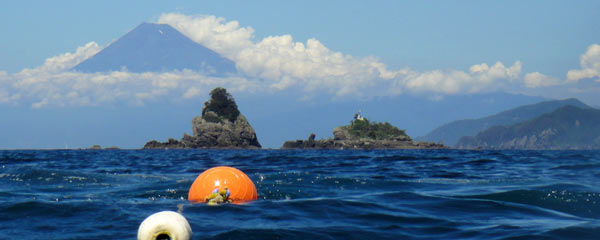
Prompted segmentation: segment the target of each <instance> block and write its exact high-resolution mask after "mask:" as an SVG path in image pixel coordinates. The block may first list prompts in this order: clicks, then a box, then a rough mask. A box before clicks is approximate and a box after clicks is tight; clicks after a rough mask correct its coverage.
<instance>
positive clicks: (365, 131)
mask: <svg viewBox="0 0 600 240" xmlns="http://www.w3.org/2000/svg"><path fill="white" fill-rule="evenodd" d="M345 128H346V129H347V130H348V132H349V133H350V135H352V136H355V137H358V138H370V139H377V140H384V139H391V138H396V137H400V136H405V137H408V135H407V134H406V132H405V130H400V129H398V128H397V127H394V126H392V124H390V123H389V122H384V123H379V122H373V123H371V122H369V120H368V119H366V118H363V119H355V120H352V121H350V125H349V126H345Z"/></svg>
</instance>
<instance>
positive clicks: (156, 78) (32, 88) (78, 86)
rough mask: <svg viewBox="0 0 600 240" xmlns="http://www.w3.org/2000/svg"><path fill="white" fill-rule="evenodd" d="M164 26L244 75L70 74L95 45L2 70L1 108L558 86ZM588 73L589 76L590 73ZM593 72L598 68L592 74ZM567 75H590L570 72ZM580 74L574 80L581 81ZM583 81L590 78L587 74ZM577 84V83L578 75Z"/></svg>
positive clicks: (186, 19)
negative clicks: (218, 91)
mask: <svg viewBox="0 0 600 240" xmlns="http://www.w3.org/2000/svg"><path fill="white" fill-rule="evenodd" d="M158 22H159V23H166V24H170V25H171V26H173V27H174V28H176V29H177V30H179V31H181V32H182V33H183V34H185V35H186V36H188V37H190V38H191V39H192V40H194V41H196V42H198V43H200V44H202V45H204V46H206V47H208V48H210V49H212V50H214V51H216V52H218V53H220V54H222V55H223V56H226V57H227V58H230V59H231V60H233V61H234V62H236V66H237V68H238V70H240V72H241V73H242V74H241V75H240V76H235V77H225V78H216V77H208V76H204V75H202V74H200V73H198V72H195V71H191V70H183V71H172V72H162V73H155V72H147V73H131V72H128V71H127V70H126V69H123V70H121V71H115V72H108V73H81V72H74V71H70V69H71V68H72V67H74V66H76V65H77V64H78V63H80V62H82V61H83V60H85V59H87V58H89V57H91V56H93V55H94V54H96V53H97V52H99V51H100V50H101V49H102V48H101V47H100V46H99V45H98V44H96V43H95V42H90V43H88V44H86V45H85V46H82V47H79V48H77V50H76V51H75V52H73V53H65V54H61V55H59V56H56V57H51V58H48V59H47V60H46V61H45V62H44V64H43V65H42V66H39V67H37V68H33V69H24V70H22V71H21V72H18V73H15V74H7V73H6V72H0V83H2V85H0V103H24V104H29V105H31V106H32V107H45V106H80V105H101V104H111V103H115V102H128V103H130V104H145V103H147V102H149V101H157V100H158V99H191V98H197V97H202V96H205V94H207V93H208V92H209V91H210V89H212V88H213V87H216V86H223V87H226V88H228V89H229V90H230V91H232V92H274V91H285V90H291V91H298V92H299V93H300V94H299V95H306V94H308V95H311V94H313V93H315V92H326V93H330V94H333V95H334V96H347V95H357V96H366V97H369V96H382V95H398V94H403V93H406V92H415V93H429V94H432V95H434V96H436V98H437V99H441V98H443V96H444V95H447V94H461V93H476V92H485V91H496V90H501V89H504V88H507V87H509V86H523V85H524V86H525V87H528V88H538V87H544V86H550V85H554V84H556V83H557V82H558V80H557V79H556V78H552V77H548V76H545V75H543V74H541V73H538V72H534V73H528V74H526V75H525V77H524V78H523V77H522V64H521V62H520V61H516V62H514V63H513V64H512V65H511V66H509V67H507V66H505V65H504V64H503V63H502V62H496V63H494V64H493V65H488V64H487V63H481V64H476V65H473V66H471V67H470V68H469V69H468V70H467V71H461V70H454V69H447V70H430V71H415V70H412V69H410V68H404V69H399V70H394V69H389V68H388V67H387V66H386V65H385V64H384V63H382V62H381V61H379V60H378V59H377V58H375V57H363V58H357V57H354V56H351V55H348V54H344V53H341V52H336V51H332V50H330V49H329V48H327V47H326V46H325V45H323V44H322V43H321V42H320V41H318V40H317V39H308V40H307V41H306V42H296V41H294V39H293V37H292V36H291V35H281V36H269V37H266V38H264V39H260V40H258V41H254V29H252V28H251V27H241V26H240V24H239V23H238V22H237V21H226V20H225V19H223V18H218V17H215V16H187V15H182V14H175V13H170V14H163V15H161V16H160V18H159V20H158ZM598 56H600V46H599V45H593V46H591V47H590V49H588V52H586V54H584V55H582V57H581V65H582V70H573V71H596V72H595V74H596V76H597V73H598V69H599V68H600V64H599V62H600V60H598V59H599V57H598ZM590 69H591V70H590ZM594 69H595V70H594ZM569 74H570V75H572V74H574V75H577V74H579V75H585V74H581V73H580V72H574V73H571V72H569ZM579 75H577V76H579ZM589 75H590V74H588V75H585V76H589ZM573 79H579V78H577V77H573Z"/></svg>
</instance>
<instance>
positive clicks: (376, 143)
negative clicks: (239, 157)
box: [281, 114, 448, 149]
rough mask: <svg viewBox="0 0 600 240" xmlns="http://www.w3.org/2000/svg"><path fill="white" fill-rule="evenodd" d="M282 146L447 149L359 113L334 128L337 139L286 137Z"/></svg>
mask: <svg viewBox="0 0 600 240" xmlns="http://www.w3.org/2000/svg"><path fill="white" fill-rule="evenodd" d="M281 148H282V149H446V148H448V147H446V146H444V145H442V144H436V143H431V142H415V141H413V140H412V138H411V137H410V136H408V135H407V134H406V132H405V131H404V130H400V129H398V128H397V127H394V126H392V125H391V124H390V123H388V122H385V123H378V122H370V121H369V120H367V119H366V118H363V117H361V116H360V114H356V115H355V117H354V120H352V121H351V122H350V125H346V126H340V127H336V128H335V129H333V139H332V138H329V139H320V140H315V134H310V136H309V137H308V139H307V140H296V141H286V142H285V143H284V144H283V146H282V147H281Z"/></svg>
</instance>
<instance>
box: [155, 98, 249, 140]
mask: <svg viewBox="0 0 600 240" xmlns="http://www.w3.org/2000/svg"><path fill="white" fill-rule="evenodd" d="M210 94H211V99H210V101H208V102H206V103H204V108H203V109H202V115H201V116H197V117H195V118H194V119H193V120H192V131H193V135H192V136H190V135H188V134H184V135H183V138H182V139H181V140H176V139H173V138H170V139H169V140H168V141H167V142H158V141H156V140H152V141H149V142H147V143H146V145H144V149H164V148H244V149H248V148H250V149H252V148H261V145H260V143H259V142H258V139H257V138H256V132H254V128H252V126H251V125H250V123H248V120H247V119H246V117H244V115H243V114H241V113H240V111H239V110H238V108H237V104H236V103H235V100H234V99H233V97H232V96H231V95H230V94H229V93H227V90H225V89H224V88H215V89H214V90H212V91H211V92H210Z"/></svg>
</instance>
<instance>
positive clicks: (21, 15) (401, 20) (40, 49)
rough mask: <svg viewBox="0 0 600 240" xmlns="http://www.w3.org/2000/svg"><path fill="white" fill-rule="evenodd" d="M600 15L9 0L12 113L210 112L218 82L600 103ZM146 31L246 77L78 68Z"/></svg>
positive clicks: (279, 91)
mask: <svg viewBox="0 0 600 240" xmlns="http://www.w3.org/2000/svg"><path fill="white" fill-rule="evenodd" d="M598 12H600V1H547V0H545V1H27V0H24V1H8V2H4V3H3V7H2V8H1V9H0V24H1V26H2V28H1V29H2V31H3V33H2V37H0V46H1V47H0V108H3V109H9V110H8V111H16V112H18V111H35V110H36V109H38V110H39V109H60V111H79V110H78V109H80V108H81V107H86V108H91V109H94V108H97V109H117V110H116V112H117V113H118V112H119V110H118V109H123V108H122V106H127V107H138V108H143V107H144V106H148V105H149V104H152V103H155V102H165V101H164V100H167V101H166V102H170V103H173V104H182V103H183V104H186V103H190V104H195V103H196V102H202V101H204V99H206V93H207V92H208V91H209V90H210V89H211V88H212V87H214V86H216V85H224V86H225V87H228V89H230V90H231V91H232V92H233V93H234V95H249V96H252V95H253V94H254V95H256V96H259V95H260V96H264V95H269V94H273V95H274V96H275V95H277V96H281V95H286V94H288V93H289V95H292V96H294V97H295V98H296V99H297V100H298V101H306V100H307V99H311V98H315V97H318V95H319V94H324V95H325V96H328V97H329V99H331V101H333V102H335V101H336V100H339V99H343V98H351V99H353V98H357V97H358V98H361V99H362V98H365V99H369V98H373V97H396V96H403V95H417V96H423V97H424V98H425V99H429V100H431V101H444V99H448V98H449V96H458V95H464V94H466V95H469V94H482V93H487V92H509V93H517V94H525V95H530V96H540V97H543V98H569V97H576V98H579V99H581V100H582V101H584V102H586V103H588V104H591V105H593V106H599V105H600V45H598V44H600V24H598V23H600V14H598ZM142 22H159V23H167V24H171V25H173V26H174V27H175V28H176V29H177V30H179V31H181V32H182V33H184V34H186V35H187V36H188V37H190V38H191V39H192V40H194V41H196V42H198V43H200V44H203V45H205V46H207V47H209V48H211V49H213V50H215V51H217V52H218V53H220V54H222V55H224V56H226V57H228V58H230V59H232V60H234V61H235V62H236V63H237V64H238V68H239V69H240V70H241V72H242V73H243V75H242V76H240V77H237V78H227V79H210V78H207V77H206V76H201V75H198V74H197V73H193V72H172V73H162V74H159V73H148V74H134V73H129V72H113V73H110V74H79V73H73V72H71V71H70V67H72V66H74V64H76V63H78V62H81V61H83V60H85V59H86V58H87V57H90V56H92V55H93V54H95V53H96V52H98V51H100V50H101V49H102V48H104V47H106V46H107V45H108V44H110V43H111V42H112V41H115V40H116V39H118V38H119V37H121V36H123V35H124V34H126V33H127V32H128V31H130V30H131V29H133V28H135V27H136V26H137V25H139V24H140V23H142ZM202 29H204V30H202ZM206 29H208V30H207V31H205V30H206ZM219 29H220V30H219ZM223 29H224V30H223ZM219 31H222V32H219ZM257 59H260V60H257ZM215 82H219V83H220V84H215ZM149 83H151V84H149ZM265 89H266V90H265ZM16 109H18V111H17V110H16ZM120 111H125V110H120ZM42 112H43V111H41V110H40V111H39V112H38V117H44V115H43V113H42ZM117 113H115V114H117ZM28 114H29V113H28ZM251 117H252V116H250V117H249V118H251ZM186 121H187V120H186ZM17 122H18V121H17ZM185 127H186V128H189V126H185Z"/></svg>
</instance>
